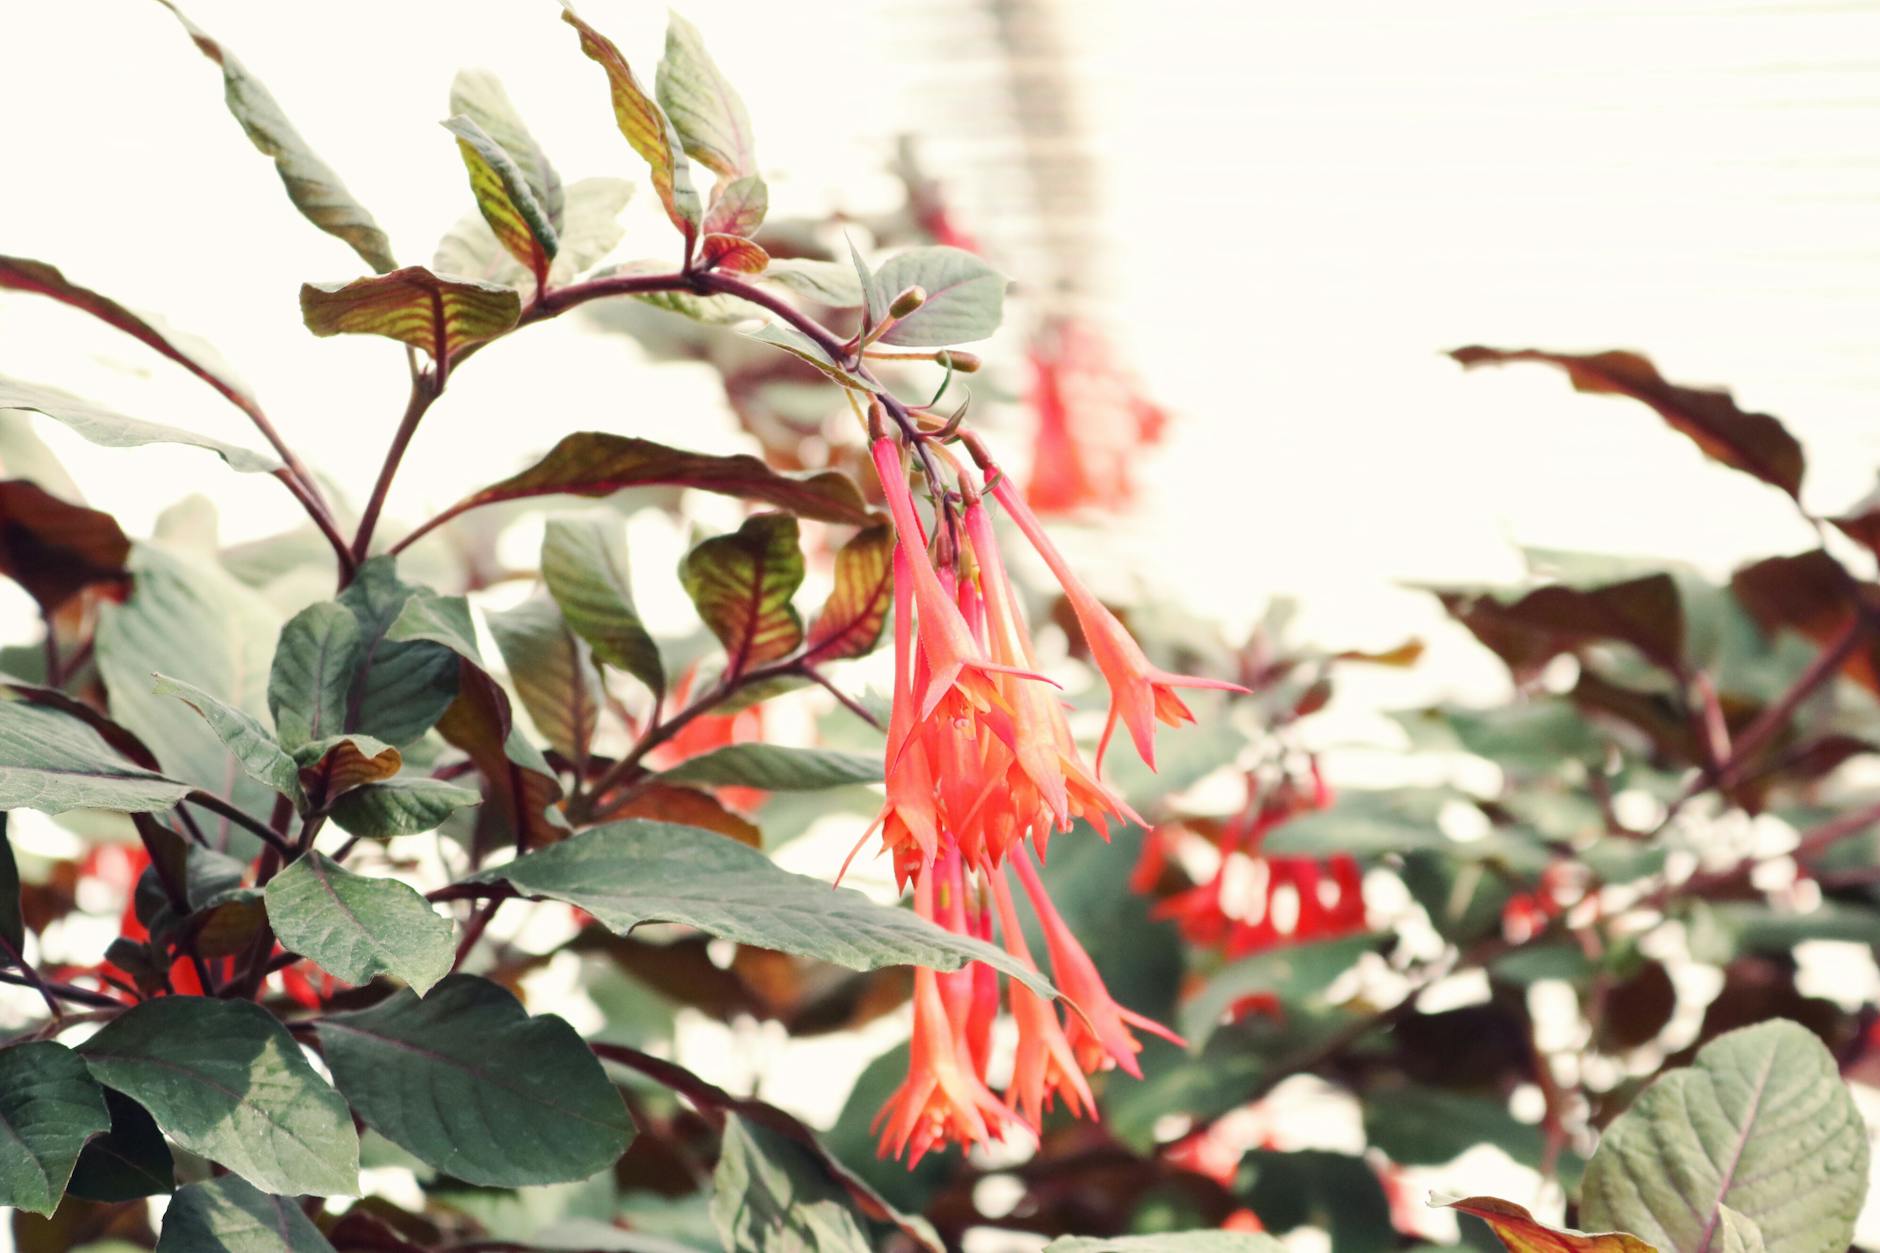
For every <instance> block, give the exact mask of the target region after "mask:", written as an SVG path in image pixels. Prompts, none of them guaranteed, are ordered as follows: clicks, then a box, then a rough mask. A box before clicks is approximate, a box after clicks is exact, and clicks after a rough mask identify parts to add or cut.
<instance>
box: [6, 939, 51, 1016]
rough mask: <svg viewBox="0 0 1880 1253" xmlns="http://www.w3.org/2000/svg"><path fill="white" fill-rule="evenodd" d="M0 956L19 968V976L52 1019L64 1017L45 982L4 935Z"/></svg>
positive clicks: (24, 955)
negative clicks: (34, 993) (49, 1012)
mask: <svg viewBox="0 0 1880 1253" xmlns="http://www.w3.org/2000/svg"><path fill="white" fill-rule="evenodd" d="M0 956H4V957H5V958H6V959H7V960H8V961H9V962H12V963H13V965H15V966H17V967H18V968H19V972H20V974H21V975H22V976H23V977H24V979H25V981H26V982H27V983H28V984H31V985H32V988H33V990H34V991H35V992H38V993H39V998H40V999H41V1000H43V1001H44V1002H45V1003H46V1008H47V1009H49V1010H51V1011H52V1016H53V1017H54V1018H63V1017H65V1010H64V1008H63V1007H62V1006H60V1004H59V1002H58V999H57V998H56V997H54V996H53V994H52V989H51V988H49V987H47V986H46V981H45V980H44V979H42V978H40V977H39V972H38V971H37V970H34V969H33V965H32V963H31V962H29V961H27V960H26V954H25V953H23V952H21V951H20V950H19V949H17V948H15V947H14V946H13V941H11V940H9V939H7V938H6V937H5V936H4V935H0Z"/></svg>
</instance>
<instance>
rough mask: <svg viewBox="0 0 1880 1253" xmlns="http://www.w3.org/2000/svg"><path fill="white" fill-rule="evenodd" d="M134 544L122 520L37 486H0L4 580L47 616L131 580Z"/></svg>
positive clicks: (12, 482)
mask: <svg viewBox="0 0 1880 1253" xmlns="http://www.w3.org/2000/svg"><path fill="white" fill-rule="evenodd" d="M130 552H131V542H130V539H129V538H128V537H127V536H126V535H125V534H124V531H123V529H122V528H121V527H119V526H118V524H117V519H115V518H113V517H112V516H111V515H110V514H108V513H101V512H99V511H98V510H96V509H87V508H86V507H85V506H83V505H74V504H71V503H69V502H67V501H63V500H60V499H59V498H58V497H57V496H54V495H53V494H52V493H50V492H48V491H46V490H45V489H44V488H42V487H40V486H39V485H38V484H37V483H28V482H26V481H25V480H23V479H10V480H7V481H5V482H0V575H6V576H8V577H9V578H12V579H13V580H14V581H16V582H17V583H19V585H20V586H21V587H23V588H25V589H26V593H27V595H29V596H31V597H32V598H33V599H34V600H35V601H37V602H38V603H39V607H40V608H41V609H44V610H46V611H48V612H50V611H51V610H54V609H57V608H58V607H59V606H60V605H62V604H64V603H65V602H66V601H67V600H69V599H70V598H71V597H72V596H74V595H76V594H77V593H78V591H79V590H80V589H81V588H84V587H88V586H90V585H91V584H93V583H113V582H118V581H121V580H123V579H125V578H126V577H128V576H127V575H126V573H125V570H124V562H125V559H126V558H128V557H129V556H130Z"/></svg>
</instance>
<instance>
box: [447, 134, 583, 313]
mask: <svg viewBox="0 0 1880 1253" xmlns="http://www.w3.org/2000/svg"><path fill="white" fill-rule="evenodd" d="M444 129H445V130H447V131H449V132H450V133H451V134H452V135H455V136H456V137H457V150H458V151H459V152H460V153H462V154H463V163H464V168H465V169H466V170H468V171H469V172H470V190H471V192H472V193H473V194H475V196H476V200H477V209H478V211H479V212H481V213H482V214H483V220H484V221H486V222H488V223H489V224H490V230H492V231H494V232H495V234H496V239H497V242H499V243H500V244H502V246H503V250H504V251H505V252H507V253H508V254H509V255H510V256H512V257H514V258H515V259H516V260H518V261H520V262H521V263H522V264H523V265H524V266H526V267H527V268H528V271H529V273H530V274H532V275H534V276H535V281H536V283H537V284H541V283H544V282H546V280H547V278H548V265H549V262H551V261H553V260H554V259H555V253H556V251H557V250H558V248H559V247H560V239H559V238H558V236H557V235H556V232H555V224H554V222H553V221H552V220H551V219H550V217H549V213H548V210H547V209H546V208H545V207H543V205H542V202H541V201H539V200H537V199H536V197H535V193H534V192H533V191H531V190H530V188H529V181H528V178H527V176H526V175H525V174H524V173H523V171H522V167H521V166H519V165H517V164H516V161H515V158H513V157H512V156H510V155H509V153H508V152H507V151H506V150H505V149H504V148H503V146H502V145H501V144H499V143H497V142H496V141H495V140H494V139H491V138H490V137H489V135H488V134H487V133H485V132H484V130H483V128H482V127H481V126H478V125H477V124H476V123H475V122H474V121H472V120H471V119H470V118H468V117H464V116H461V115H459V116H457V117H453V118H451V119H450V120H449V121H447V122H445V123H444Z"/></svg>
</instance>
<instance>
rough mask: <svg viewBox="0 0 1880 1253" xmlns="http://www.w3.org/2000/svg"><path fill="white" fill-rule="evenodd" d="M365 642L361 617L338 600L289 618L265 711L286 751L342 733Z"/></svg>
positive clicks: (271, 674) (270, 675)
mask: <svg viewBox="0 0 1880 1253" xmlns="http://www.w3.org/2000/svg"><path fill="white" fill-rule="evenodd" d="M363 643H364V641H362V640H361V639H360V633H359V619H358V618H357V617H355V616H354V615H353V612H352V610H350V609H348V608H346V606H345V605H343V604H340V603H339V602H337V601H331V600H328V601H320V602H317V603H315V604H312V605H308V606H307V607H306V608H305V609H303V610H301V611H300V612H299V613H297V614H295V615H294V616H293V617H291V618H289V619H288V620H287V625H286V626H284V627H282V628H281V638H280V641H279V643H277V644H276V645H275V647H274V665H273V667H272V668H271V669H270V671H269V673H268V713H269V714H270V715H272V716H273V718H274V732H275V734H276V735H277V736H278V737H279V738H280V741H281V744H282V745H283V746H284V747H286V748H289V749H295V748H299V747H300V746H301V745H302V744H305V743H308V742H309V741H311V740H319V739H325V738H326V737H327V736H329V735H334V734H337V733H338V732H340V731H343V730H345V729H346V707H347V702H348V700H349V698H350V697H351V694H352V685H353V676H354V673H355V672H356V671H357V670H358V668H359V661H360V656H361V653H362V649H363Z"/></svg>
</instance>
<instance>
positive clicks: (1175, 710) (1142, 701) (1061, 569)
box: [987, 472, 1247, 770]
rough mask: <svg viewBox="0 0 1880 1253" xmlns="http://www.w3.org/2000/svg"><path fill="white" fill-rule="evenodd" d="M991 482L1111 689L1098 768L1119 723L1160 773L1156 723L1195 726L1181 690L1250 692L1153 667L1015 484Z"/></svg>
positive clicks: (998, 477)
mask: <svg viewBox="0 0 1880 1253" xmlns="http://www.w3.org/2000/svg"><path fill="white" fill-rule="evenodd" d="M989 478H990V482H989V483H988V484H987V486H988V488H989V489H990V490H991V492H992V494H993V495H994V496H995V497H997V498H998V501H999V503H1000V504H1001V505H1003V506H1005V511H1006V512H1007V513H1009V514H1011V515H1012V521H1014V522H1016V523H1017V524H1018V529H1019V530H1021V531H1023V532H1024V533H1025V538H1026V539H1028V540H1030V541H1031V546H1032V547H1033V548H1035V549H1037V550H1038V555H1039V556H1040V557H1042V558H1044V562H1045V565H1047V566H1049V567H1050V568H1051V573H1052V575H1053V576H1055V577H1056V579H1057V581H1058V584H1059V586H1061V587H1062V588H1063V589H1064V596H1065V598H1066V599H1067V600H1069V601H1070V604H1071V610H1072V611H1073V612H1074V613H1075V614H1076V615H1077V625H1078V626H1079V627H1080V628H1082V630H1083V633H1084V641H1085V642H1086V643H1087V644H1088V645H1089V646H1090V656H1091V660H1093V661H1095V662H1096V664H1097V669H1099V670H1101V671H1102V672H1103V678H1104V681H1105V682H1107V683H1108V684H1109V685H1110V720H1109V722H1108V723H1107V724H1106V725H1105V726H1104V728H1103V739H1102V740H1101V741H1100V742H1099V744H1098V745H1097V766H1098V768H1099V769H1101V768H1102V765H1103V753H1104V750H1105V749H1106V748H1108V747H1109V743H1110V735H1111V734H1112V733H1113V732H1114V731H1115V730H1116V724H1117V722H1118V720H1119V719H1120V720H1121V721H1122V723H1123V725H1124V726H1125V727H1127V728H1129V735H1130V738H1131V739H1132V740H1134V741H1135V743H1136V751H1137V752H1138V753H1139V754H1141V756H1142V760H1143V764H1144V765H1146V766H1148V767H1149V768H1150V769H1151V770H1153V769H1155V724H1156V722H1157V721H1161V722H1165V723H1167V724H1168V725H1169V726H1172V727H1174V726H1180V725H1182V724H1183V723H1185V722H1193V721H1194V720H1195V715H1194V713H1193V712H1192V711H1191V710H1190V709H1189V708H1188V706H1187V705H1185V704H1183V703H1182V699H1181V697H1179V696H1177V695H1176V694H1175V689H1176V688H1178V687H1194V688H1215V689H1218V690H1221V691H1227V692H1245V691H1246V690H1247V689H1246V688H1244V687H1242V686H1240V684H1238V683H1228V682H1225V681H1223V680H1221V679H1204V678H1198V677H1196V676H1194V675H1188V674H1174V673H1171V672H1170V671H1167V670H1163V669H1161V668H1160V667H1158V666H1155V665H1152V664H1151V663H1150V661H1149V658H1148V657H1147V656H1146V655H1145V654H1144V653H1143V651H1142V646H1141V645H1140V644H1138V643H1136V641H1135V639H1134V638H1133V637H1132V636H1131V635H1130V634H1129V632H1128V631H1127V630H1126V629H1125V628H1124V626H1123V624H1122V623H1121V622H1119V621H1118V620H1117V617H1116V615H1115V614H1113V613H1111V612H1110V611H1109V610H1108V609H1107V608H1105V607H1104V605H1103V602H1101V601H1099V600H1098V599H1097V598H1096V597H1095V596H1094V595H1092V594H1091V592H1090V589H1089V588H1087V587H1085V586H1084V584H1083V581H1082V580H1081V579H1079V578H1078V577H1077V575H1076V574H1075V573H1074V572H1073V571H1072V570H1071V568H1070V563H1069V562H1067V561H1065V560H1064V554H1063V553H1061V552H1059V551H1058V548H1057V545H1056V544H1054V543H1052V542H1051V537H1050V536H1049V535H1047V534H1045V530H1044V527H1043V525H1042V524H1041V523H1040V522H1039V521H1038V518H1037V516H1036V515H1035V514H1033V513H1032V511H1031V507H1030V506H1029V505H1027V504H1026V503H1025V501H1024V498H1023V497H1021V496H1020V495H1019V493H1018V491H1017V489H1016V488H1014V487H1013V485H1012V483H1011V480H1010V479H1008V478H1007V477H1006V476H1005V475H1003V474H999V473H996V472H990V473H989Z"/></svg>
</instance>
